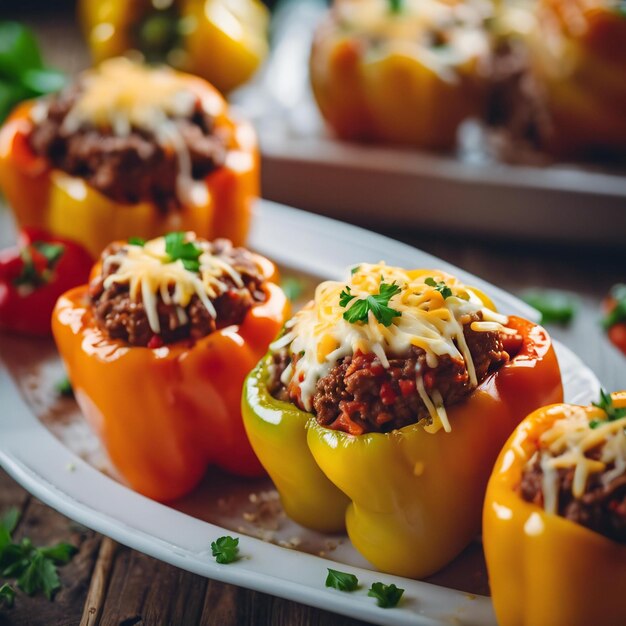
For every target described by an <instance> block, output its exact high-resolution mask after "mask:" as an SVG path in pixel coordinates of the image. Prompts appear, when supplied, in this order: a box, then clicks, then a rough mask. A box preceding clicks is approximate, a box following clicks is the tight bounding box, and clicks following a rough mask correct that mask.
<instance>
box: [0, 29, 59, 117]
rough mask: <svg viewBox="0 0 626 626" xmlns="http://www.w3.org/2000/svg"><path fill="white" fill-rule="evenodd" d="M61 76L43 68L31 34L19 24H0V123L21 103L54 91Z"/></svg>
mask: <svg viewBox="0 0 626 626" xmlns="http://www.w3.org/2000/svg"><path fill="white" fill-rule="evenodd" d="M64 84H65V76H64V75H63V74H62V73H61V72H59V71H57V70H53V69H50V68H46V67H44V64H43V61H42V58H41V51H40V50H39V44H38V43H37V39H36V38H35V35H34V34H33V32H32V31H31V30H30V29H29V28H26V26H24V25H23V24H20V23H19V22H8V21H7V22H0V122H2V121H3V120H4V119H5V118H6V116H7V115H8V114H9V113H10V112H11V109H13V107H14V106H15V105H16V104H17V103H18V102H21V101H22V100H27V99H28V98H34V97H36V96H41V95H44V94H48V93H52V92H54V91H58V90H59V89H61V88H62V87H63V86H64Z"/></svg>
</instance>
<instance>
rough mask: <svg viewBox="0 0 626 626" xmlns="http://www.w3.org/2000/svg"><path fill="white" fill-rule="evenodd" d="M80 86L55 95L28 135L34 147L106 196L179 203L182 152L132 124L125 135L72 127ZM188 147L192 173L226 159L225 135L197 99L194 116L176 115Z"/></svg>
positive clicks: (165, 206) (167, 206)
mask: <svg viewBox="0 0 626 626" xmlns="http://www.w3.org/2000/svg"><path fill="white" fill-rule="evenodd" d="M79 94H80V89H79V88H77V87H74V88H72V89H70V90H67V91H65V92H62V93H61V94H59V95H57V96H54V97H52V99H51V100H50V101H49V103H48V109H47V115H46V117H45V118H44V119H43V120H42V121H41V122H39V123H37V124H36V125H35V126H34V128H33V130H32V132H31V133H30V135H29V144H30V147H31V148H32V150H33V151H34V152H35V153H36V154H37V155H39V156H42V157H44V158H45V159H46V160H47V161H48V162H49V163H50V164H51V165H52V167H54V168H56V169H60V170H62V171H64V172H67V173H68V174H71V175H72V176H77V177H79V178H83V179H84V180H85V181H86V182H87V183H88V184H89V185H90V186H91V187H94V188H95V189H97V190H98V191H100V192H101V193H102V194H104V195H105V196H107V197H109V198H111V199H112V200H115V201H116V202H121V203H130V204H134V203H137V202H142V201H149V202H154V203H155V204H156V205H157V206H158V207H159V209H161V210H162V211H170V210H175V209H178V208H180V199H179V198H178V196H177V194H176V180H177V176H178V173H179V163H178V156H177V154H176V152H175V151H174V150H173V149H166V148H164V147H162V146H161V145H159V143H157V141H156V138H155V137H154V136H153V135H151V134H149V133H146V132H144V131H141V130H138V129H131V132H130V133H129V134H128V135H126V136H118V135H114V134H113V133H112V131H110V130H108V131H107V130H101V129H97V128H94V127H91V128H81V129H79V130H77V131H74V132H68V131H67V130H66V129H64V127H63V121H64V120H65V118H66V116H67V115H68V113H69V112H70V110H71V108H72V106H73V105H74V103H75V102H76V99H77V97H78V95H79ZM171 121H172V124H173V125H174V126H175V128H176V130H177V132H178V134H179V136H180V137H181V139H182V141H183V143H184V144H185V146H186V147H187V150H188V152H189V156H190V158H191V164H192V176H193V178H194V179H197V180H200V179H203V178H204V177H205V176H207V175H208V174H210V173H211V172H212V171H213V170H215V169H216V168H218V167H221V166H222V165H223V164H224V160H225V156H226V148H225V138H223V137H221V136H220V135H219V134H218V133H217V132H216V131H215V129H214V124H213V119H212V118H211V116H209V115H208V114H207V113H205V112H204V111H203V110H202V109H201V107H200V103H199V102H198V104H197V106H196V109H195V110H194V112H193V113H192V115H191V116H190V117H186V118H176V119H173V120H171Z"/></svg>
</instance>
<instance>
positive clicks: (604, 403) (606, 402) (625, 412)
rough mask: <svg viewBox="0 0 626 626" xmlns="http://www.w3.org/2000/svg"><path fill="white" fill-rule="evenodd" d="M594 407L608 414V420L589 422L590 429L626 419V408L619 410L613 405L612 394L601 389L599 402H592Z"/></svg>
mask: <svg viewBox="0 0 626 626" xmlns="http://www.w3.org/2000/svg"><path fill="white" fill-rule="evenodd" d="M591 404H593V406H595V407H596V408H597V409H600V410H601V411H604V413H605V414H606V420H603V419H595V420H591V421H590V422H589V427H590V428H598V426H601V425H602V424H604V423H606V422H615V421H616V420H619V419H622V417H626V407H623V408H618V407H616V406H615V405H614V404H613V398H611V394H610V393H609V392H608V391H605V390H604V389H600V400H599V401H598V402H592V403H591Z"/></svg>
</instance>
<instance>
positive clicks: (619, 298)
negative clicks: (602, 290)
mask: <svg viewBox="0 0 626 626" xmlns="http://www.w3.org/2000/svg"><path fill="white" fill-rule="evenodd" d="M610 298H611V299H612V300H615V306H614V307H613V308H612V309H611V310H610V311H609V312H608V313H607V314H606V316H605V318H604V319H603V320H602V327H603V328H604V330H609V328H611V326H614V325H615V324H617V323H618V322H623V321H626V285H622V284H618V285H614V286H613V288H612V289H611V293H610Z"/></svg>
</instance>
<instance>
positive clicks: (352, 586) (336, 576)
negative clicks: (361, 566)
mask: <svg viewBox="0 0 626 626" xmlns="http://www.w3.org/2000/svg"><path fill="white" fill-rule="evenodd" d="M326 586H327V587H331V588H332V589H338V590H339V591H356V590H357V589H358V588H359V579H358V578H357V577H356V576H355V575H354V574H348V573H347V572H340V571H339V570H336V569H331V568H330V567H329V568H328V576H326Z"/></svg>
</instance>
